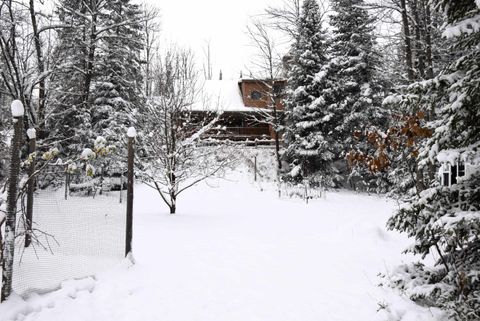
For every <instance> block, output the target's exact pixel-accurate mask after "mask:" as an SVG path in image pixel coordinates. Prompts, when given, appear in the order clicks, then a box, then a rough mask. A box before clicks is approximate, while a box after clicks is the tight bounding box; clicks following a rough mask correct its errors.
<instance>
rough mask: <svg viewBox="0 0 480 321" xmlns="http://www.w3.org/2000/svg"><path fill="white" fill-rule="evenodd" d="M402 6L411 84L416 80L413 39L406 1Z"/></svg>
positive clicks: (402, 1)
mask: <svg viewBox="0 0 480 321" xmlns="http://www.w3.org/2000/svg"><path fill="white" fill-rule="evenodd" d="M400 6H401V9H402V26H403V34H404V42H405V63H406V65H407V77H408V81H409V82H410V83H411V82H413V81H414V80H415V74H414V71H413V55H412V39H411V38H410V25H409V22H408V14H407V4H406V0H400Z"/></svg>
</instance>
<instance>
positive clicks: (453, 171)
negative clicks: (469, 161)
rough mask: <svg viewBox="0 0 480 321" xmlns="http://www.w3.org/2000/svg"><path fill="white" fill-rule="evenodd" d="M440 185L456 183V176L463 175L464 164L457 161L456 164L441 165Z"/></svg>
mask: <svg viewBox="0 0 480 321" xmlns="http://www.w3.org/2000/svg"><path fill="white" fill-rule="evenodd" d="M441 175H442V176H441V179H442V185H443V186H451V185H453V184H457V182H458V179H457V178H458V177H463V176H465V164H464V163H457V164H456V165H449V164H445V165H443V166H442V173H441Z"/></svg>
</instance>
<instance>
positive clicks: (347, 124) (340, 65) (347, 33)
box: [329, 0, 386, 181]
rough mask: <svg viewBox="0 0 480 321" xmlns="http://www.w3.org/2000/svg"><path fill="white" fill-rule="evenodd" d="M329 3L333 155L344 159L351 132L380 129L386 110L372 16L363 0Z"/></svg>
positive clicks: (363, 176)
mask: <svg viewBox="0 0 480 321" xmlns="http://www.w3.org/2000/svg"><path fill="white" fill-rule="evenodd" d="M331 6H332V10H333V11H334V14H333V15H332V16H331V17H330V24H331V26H332V27H333V32H332V45H331V47H330V50H329V60H330V73H331V74H332V75H331V77H332V78H333V79H335V81H334V82H332V83H331V84H332V85H333V86H334V88H333V89H332V90H333V91H334V92H335V93H336V101H337V106H336V109H335V117H334V120H335V122H336V124H337V126H336V127H335V131H334V133H333V136H334V138H335V140H336V141H337V144H338V145H339V150H338V153H337V154H336V155H335V158H336V159H337V160H344V158H345V155H346V153H347V152H348V151H349V150H350V149H351V148H352V145H354V144H356V140H355V138H354V135H353V134H354V133H355V132H366V131H372V130H375V128H379V129H383V128H384V126H385V123H386V113H385V111H384V110H383V109H382V108H381V101H382V87H381V77H380V76H379V75H378V72H377V70H378V67H379V65H380V55H379V54H378V53H377V52H376V51H375V38H374V35H373V30H374V25H373V19H372V18H370V17H369V15H368V12H367V10H366V9H365V8H364V7H363V6H364V1H363V0H332V1H331ZM367 146H368V145H364V146H362V147H367ZM356 147H357V148H358V147H360V145H357V146H356ZM360 149H362V148H360ZM363 149H365V148H363ZM364 151H365V152H367V151H366V150H364ZM342 174H344V175H347V173H345V172H344V173H342ZM349 179H351V180H363V181H366V180H372V179H373V178H372V177H371V175H367V173H365V172H364V171H360V172H358V169H357V171H355V170H354V171H352V173H351V175H350V177H349Z"/></svg>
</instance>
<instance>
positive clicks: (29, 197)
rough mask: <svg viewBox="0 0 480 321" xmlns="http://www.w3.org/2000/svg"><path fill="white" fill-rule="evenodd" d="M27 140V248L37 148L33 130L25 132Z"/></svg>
mask: <svg viewBox="0 0 480 321" xmlns="http://www.w3.org/2000/svg"><path fill="white" fill-rule="evenodd" d="M27 136H28V140H29V144H28V153H29V155H30V156H29V158H30V160H31V162H30V165H29V166H28V183H27V184H28V186H27V216H26V218H25V224H26V226H25V247H29V246H30V243H32V220H33V192H34V191H35V181H36V180H35V177H34V174H35V160H36V157H35V154H34V153H35V150H36V148H37V135H36V132H35V129H33V128H30V129H28V130H27Z"/></svg>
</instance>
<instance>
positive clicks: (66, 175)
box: [65, 166, 70, 200]
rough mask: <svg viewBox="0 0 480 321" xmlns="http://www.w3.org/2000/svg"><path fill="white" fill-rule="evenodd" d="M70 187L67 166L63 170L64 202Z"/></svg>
mask: <svg viewBox="0 0 480 321" xmlns="http://www.w3.org/2000/svg"><path fill="white" fill-rule="evenodd" d="M69 185H70V172H69V171H68V166H67V168H66V169H65V200H67V199H68V189H69Z"/></svg>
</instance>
